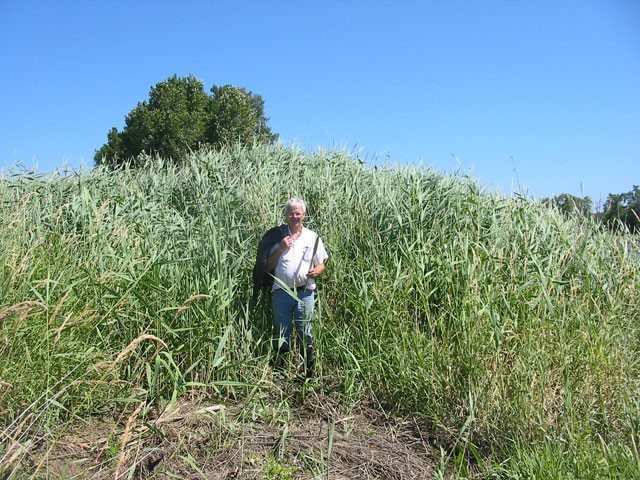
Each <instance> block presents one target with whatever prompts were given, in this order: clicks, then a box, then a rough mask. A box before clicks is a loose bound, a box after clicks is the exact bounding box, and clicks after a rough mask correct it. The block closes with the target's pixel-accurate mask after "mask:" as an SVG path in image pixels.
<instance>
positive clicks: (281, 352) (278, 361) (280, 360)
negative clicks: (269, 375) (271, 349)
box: [271, 344, 289, 372]
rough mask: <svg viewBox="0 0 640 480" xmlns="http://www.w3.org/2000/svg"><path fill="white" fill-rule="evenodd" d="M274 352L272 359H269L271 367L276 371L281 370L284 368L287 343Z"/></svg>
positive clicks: (287, 350)
mask: <svg viewBox="0 0 640 480" xmlns="http://www.w3.org/2000/svg"><path fill="white" fill-rule="evenodd" d="M276 352H277V353H276V354H275V356H274V357H273V360H272V361H271V366H272V367H273V369H274V370H276V371H278V372H282V371H283V370H284V369H285V368H284V367H285V363H286V357H287V354H288V353H289V345H287V344H284V345H282V346H281V347H280V348H279V349H278V350H277V351H276Z"/></svg>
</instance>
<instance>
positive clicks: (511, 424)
mask: <svg viewBox="0 0 640 480" xmlns="http://www.w3.org/2000/svg"><path fill="white" fill-rule="evenodd" d="M292 195H298V196H302V197H303V198H305V199H306V200H307V202H308V206H309V216H308V218H307V224H308V226H309V227H310V228H313V229H315V230H316V231H318V232H319V233H320V234H321V235H322V237H323V239H324V240H325V243H326V245H327V247H328V250H329V254H330V261H329V264H328V269H327V271H326V273H325V275H324V277H323V278H322V281H321V282H320V283H321V285H320V295H319V304H318V308H319V313H320V319H319V321H318V322H317V325H316V329H317V337H318V346H319V351H320V367H321V374H322V375H323V378H336V379H337V383H335V382H334V383H333V384H334V385H338V386H337V388H339V389H340V391H341V393H342V394H343V395H344V397H345V401H351V402H357V401H363V400H373V401H375V402H377V403H378V404H379V405H380V406H381V407H383V408H387V409H390V410H393V411H394V412H396V413H398V414H404V415H413V416H417V417H420V418H422V419H423V420H424V421H425V422H426V423H428V424H429V425H431V428H432V430H433V434H434V435H435V436H437V438H438V439H439V441H440V442H441V443H442V445H444V447H445V448H446V451H448V452H450V453H449V455H450V459H451V462H452V463H453V464H454V465H455V467H456V468H457V472H458V474H460V475H461V476H465V475H469V474H470V472H471V470H469V467H471V466H472V465H473V468H474V471H476V472H477V471H481V472H484V473H483V475H485V476H496V477H504V478H531V477H537V478H610V477H616V476H617V477H620V478H631V477H638V476H640V459H639V458H640V457H639V455H638V443H639V442H640V438H639V433H638V426H639V424H640V405H639V402H638V392H639V391H640V390H639V387H640V384H639V383H640V382H639V379H640V375H639V359H640V355H639V353H640V352H639V351H638V350H639V345H640V328H639V326H638V321H637V319H638V318H640V307H639V306H638V305H639V304H640V303H639V301H638V300H639V298H638V292H639V291H640V286H639V285H640V283H639V282H640V278H639V276H640V273H639V272H640V268H639V267H640V254H639V252H638V247H637V236H636V237H635V238H633V237H632V236H630V235H611V234H609V233H608V232H606V231H603V230H602V229H601V228H599V227H598V226H597V225H595V224H594V223H591V222H590V221H588V220H586V219H584V218H578V217H565V216H563V215H561V214H560V213H559V212H557V211H555V210H552V209H549V208H547V207H544V206H542V205H540V204H538V203H536V202H535V201H532V200H531V199H527V198H524V197H522V196H518V195H516V196H514V197H511V198H507V197H504V196H502V195H498V194H493V193H488V192H485V191H483V190H482V189H481V188H480V187H479V186H478V184H477V183H476V182H475V181H474V180H473V179H471V178H467V177H463V176H458V175H443V174H441V173H439V172H435V171H432V170H430V169H425V168H421V167H420V168H415V167H410V168H409V167H408V168H399V167H392V166H385V167H381V168H377V169H374V168H369V167H367V166H366V165H364V164H363V163H362V162H360V161H359V160H357V159H355V158H353V157H352V156H350V155H349V154H347V153H345V152H324V151H319V152H318V153H315V154H307V153H304V152H302V151H299V150H296V149H294V148H284V147H280V146H277V147H261V148H254V149H240V148H238V149H230V150H226V151H224V152H201V153H198V154H194V155H193V156H192V157H191V158H190V159H189V161H188V162H185V166H182V167H180V168H177V167H174V166H171V165H167V164H165V162H164V161H163V160H162V159H151V158H150V159H148V164H147V166H146V168H143V169H137V170H135V169H123V170H121V171H117V172H109V171H107V170H103V169H100V168H98V169H95V170H92V171H88V172H82V173H74V172H72V173H70V174H66V175H53V176H39V175H36V174H29V173H22V174H20V175H16V176H14V177H11V178H7V179H4V180H1V181H0V211H1V220H0V358H1V360H0V380H1V382H2V383H1V384H0V413H1V416H2V419H3V420H2V425H1V426H0V428H2V431H3V433H2V435H3V439H2V440H0V442H3V444H4V447H2V449H0V457H1V458H2V461H3V462H4V463H9V462H10V461H14V457H15V458H17V457H16V455H18V454H17V453H16V452H18V451H19V449H18V447H17V445H19V446H20V447H21V448H23V449H25V448H27V445H26V444H27V443H28V442H29V441H34V439H35V438H37V436H38V435H39V434H40V432H42V431H50V430H52V429H54V427H55V426H56V425H60V424H61V422H69V421H86V420H85V419H86V418H87V416H90V415H97V414H100V413H101V412H108V411H112V410H113V408H114V405H123V407H122V408H124V407H125V406H127V405H139V402H140V401H141V399H142V400H144V401H147V402H153V401H154V400H158V399H167V398H172V397H173V398H177V397H178V396H180V395H184V394H186V393H188V392H193V391H194V390H199V391H201V392H207V394H208V395H210V396H215V397H219V398H220V399H225V400H227V401H237V400H240V399H243V400H245V401H246V400H247V398H248V396H249V395H251V394H252V392H255V387H256V386H257V387H261V388H262V387H266V386H268V382H267V383H265V371H267V370H268V369H267V363H268V356H269V341H268V340H269V335H270V331H269V321H270V320H269V313H268V309H267V308H266V307H265V306H264V305H262V304H260V305H259V307H258V308H257V309H256V310H251V309H250V308H249V297H250V291H251V285H250V278H251V269H252V266H253V260H254V255H255V248H256V246H257V242H258V240H259V238H260V236H261V235H262V233H263V232H264V231H265V230H266V229H267V228H268V227H270V226H272V225H274V224H276V223H279V222H281V221H282V206H283V204H284V202H285V201H286V200H287V199H288V198H289V197H290V196H292Z"/></svg>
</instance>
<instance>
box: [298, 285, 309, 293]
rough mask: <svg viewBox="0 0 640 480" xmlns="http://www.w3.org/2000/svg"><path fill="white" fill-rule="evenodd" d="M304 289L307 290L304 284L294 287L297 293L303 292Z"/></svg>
mask: <svg viewBox="0 0 640 480" xmlns="http://www.w3.org/2000/svg"><path fill="white" fill-rule="evenodd" d="M305 290H308V288H307V286H306V285H305V286H304V287H297V288H296V292H298V293H300V292H304V291H305ZM309 291H311V290H309Z"/></svg>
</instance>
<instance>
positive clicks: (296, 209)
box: [287, 205, 305, 228]
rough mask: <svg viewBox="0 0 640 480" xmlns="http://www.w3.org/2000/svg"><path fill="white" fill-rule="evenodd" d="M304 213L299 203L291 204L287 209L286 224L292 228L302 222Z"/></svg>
mask: <svg viewBox="0 0 640 480" xmlns="http://www.w3.org/2000/svg"><path fill="white" fill-rule="evenodd" d="M304 217H305V214H304V211H303V210H302V207H301V206H300V205H293V206H292V207H291V208H289V209H288V210H287V224H288V225H289V227H291V228H293V227H294V226H296V227H297V226H298V225H301V224H302V221H303V220H304Z"/></svg>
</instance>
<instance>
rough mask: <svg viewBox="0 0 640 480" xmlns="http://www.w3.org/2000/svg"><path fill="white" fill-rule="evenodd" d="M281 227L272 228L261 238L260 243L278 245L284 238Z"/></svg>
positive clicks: (283, 231)
mask: <svg viewBox="0 0 640 480" xmlns="http://www.w3.org/2000/svg"><path fill="white" fill-rule="evenodd" d="M285 236H286V235H285V229H284V228H283V225H278V226H276V227H272V228H270V229H269V230H267V232H266V233H265V234H264V235H263V236H262V243H278V242H279V241H280V240H282V239H283V238H284V237H285Z"/></svg>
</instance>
